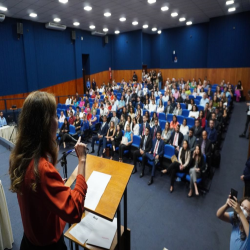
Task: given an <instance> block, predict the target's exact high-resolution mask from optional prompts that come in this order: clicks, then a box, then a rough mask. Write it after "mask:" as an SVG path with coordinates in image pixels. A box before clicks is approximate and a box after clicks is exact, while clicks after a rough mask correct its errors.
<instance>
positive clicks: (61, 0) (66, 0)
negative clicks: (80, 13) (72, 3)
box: [59, 0, 68, 4]
mask: <svg viewBox="0 0 250 250" xmlns="http://www.w3.org/2000/svg"><path fill="white" fill-rule="evenodd" d="M59 2H60V3H64V4H65V3H67V2H68V0H59Z"/></svg>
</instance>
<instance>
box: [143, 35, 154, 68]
mask: <svg viewBox="0 0 250 250" xmlns="http://www.w3.org/2000/svg"><path fill="white" fill-rule="evenodd" d="M152 37H153V36H152V35H149V34H146V33H142V64H146V65H147V67H148V68H152V54H153V53H154V50H153V46H152Z"/></svg>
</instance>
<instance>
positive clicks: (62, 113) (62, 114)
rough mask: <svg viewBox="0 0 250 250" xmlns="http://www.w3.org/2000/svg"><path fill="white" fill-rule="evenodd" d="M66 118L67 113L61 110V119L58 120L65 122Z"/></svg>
mask: <svg viewBox="0 0 250 250" xmlns="http://www.w3.org/2000/svg"><path fill="white" fill-rule="evenodd" d="M64 119H65V115H64V112H63V111H61V114H60V117H59V120H58V122H62V123H63V122H64Z"/></svg>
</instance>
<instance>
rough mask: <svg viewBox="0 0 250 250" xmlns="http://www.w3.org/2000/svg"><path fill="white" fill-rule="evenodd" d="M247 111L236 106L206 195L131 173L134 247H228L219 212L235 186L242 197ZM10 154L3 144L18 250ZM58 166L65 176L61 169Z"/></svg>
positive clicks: (0, 173) (0, 151) (0, 164)
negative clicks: (190, 193) (191, 195)
mask: <svg viewBox="0 0 250 250" xmlns="http://www.w3.org/2000/svg"><path fill="white" fill-rule="evenodd" d="M245 109H246V108H245V104H235V108H234V110H233V114H232V117H231V121H230V125H229V127H228V131H227V134H226V139H225V141H224V143H223V149H222V151H221V156H222V160H221V167H220V169H217V171H216V173H215V176H214V178H213V182H212V186H211V189H210V192H209V193H208V194H207V195H206V196H204V197H199V198H191V199H189V198H187V193H188V189H187V188H186V186H185V185H184V184H183V183H176V184H175V190H174V192H173V193H172V194H171V193H169V186H170V178H169V177H168V176H163V177H161V176H160V173H159V171H158V172H157V174H156V177H155V181H154V184H153V185H151V186H148V185H147V182H148V180H149V178H150V173H149V169H148V170H146V173H145V176H144V177H143V178H142V179H140V178H139V175H140V171H139V172H137V173H136V174H135V175H132V176H131V179H130V182H129V184H128V227H129V228H130V229H131V248H132V250H142V249H143V250H152V249H153V250H162V249H163V247H166V248H167V249H168V250H180V249H185V250H189V249H190V250H191V249H192V250H200V249H203V250H211V249H215V250H226V249H229V239H230V232H231V225H230V224H226V223H224V222H221V221H219V220H218V219H217V217H216V211H217V209H218V208H219V207H220V206H221V205H223V204H224V203H225V201H226V198H227V196H228V194H229V192H230V189H231V188H234V189H236V190H238V191H239V195H238V196H239V197H241V195H242V192H243V182H242V181H241V180H240V175H241V174H242V170H243V168H244V165H245V162H246V159H247V152H248V140H246V139H241V138H239V134H240V133H242V132H243V128H244V124H245V119H246V113H245ZM68 149H69V148H68ZM62 152H63V150H60V153H62ZM9 154H10V152H9V151H8V150H7V149H5V148H3V147H2V146H0V159H1V160H0V179H1V180H2V183H3V186H4V189H5V193H6V199H7V204H8V208H9V213H10V219H11V223H12V229H13V235H14V244H13V249H19V245H20V241H21V238H22V234H23V227H22V220H21V217H20V212H19V207H18V203H17V199H16V194H13V193H11V192H10V191H9V190H8V188H9V177H8V161H9ZM127 162H129V160H127ZM76 165H77V158H76V157H74V156H71V155H69V156H68V173H69V174H70V173H71V172H72V171H73V170H74V168H75V166H76ZM58 168H59V170H60V173H61V174H62V168H61V167H60V166H58ZM139 170H140V168H139Z"/></svg>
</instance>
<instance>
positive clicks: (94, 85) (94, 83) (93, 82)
mask: <svg viewBox="0 0 250 250" xmlns="http://www.w3.org/2000/svg"><path fill="white" fill-rule="evenodd" d="M92 89H93V90H94V91H95V89H96V82H95V79H93V81H92Z"/></svg>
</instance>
